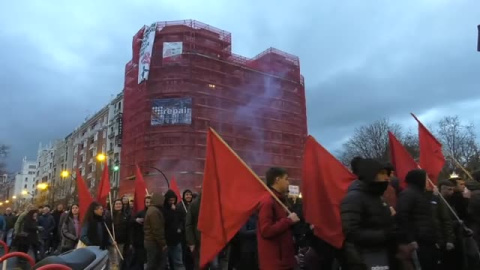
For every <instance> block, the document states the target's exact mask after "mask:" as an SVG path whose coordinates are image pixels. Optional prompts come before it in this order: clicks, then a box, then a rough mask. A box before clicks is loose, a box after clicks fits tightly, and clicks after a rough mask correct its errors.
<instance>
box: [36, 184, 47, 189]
mask: <svg viewBox="0 0 480 270" xmlns="http://www.w3.org/2000/svg"><path fill="white" fill-rule="evenodd" d="M37 188H38V189H40V190H46V189H47V188H48V184H47V183H40V184H38V185H37Z"/></svg>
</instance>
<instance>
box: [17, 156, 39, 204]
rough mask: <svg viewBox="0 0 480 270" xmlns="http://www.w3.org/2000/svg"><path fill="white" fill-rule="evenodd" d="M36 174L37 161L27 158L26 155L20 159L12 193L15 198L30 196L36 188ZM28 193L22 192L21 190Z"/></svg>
mask: <svg viewBox="0 0 480 270" xmlns="http://www.w3.org/2000/svg"><path fill="white" fill-rule="evenodd" d="M36 175H37V161H35V160H27V158H26V157H24V158H23V160H22V167H21V170H20V171H19V172H18V173H17V174H16V175H15V185H14V186H15V188H14V190H13V194H14V195H15V196H17V198H22V197H31V196H32V194H34V192H35V190H36V186H37V184H36ZM24 190H25V191H27V193H28V194H26V195H24V194H22V192H23V191H24Z"/></svg>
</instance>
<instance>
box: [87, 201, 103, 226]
mask: <svg viewBox="0 0 480 270" xmlns="http://www.w3.org/2000/svg"><path fill="white" fill-rule="evenodd" d="M99 207H102V205H101V204H99V203H98V202H92V203H91V204H90V205H89V206H88V209H87V211H86V212H85V217H84V218H83V225H86V224H90V223H92V222H93V221H95V213H94V211H95V210H97V209H98V208H99Z"/></svg>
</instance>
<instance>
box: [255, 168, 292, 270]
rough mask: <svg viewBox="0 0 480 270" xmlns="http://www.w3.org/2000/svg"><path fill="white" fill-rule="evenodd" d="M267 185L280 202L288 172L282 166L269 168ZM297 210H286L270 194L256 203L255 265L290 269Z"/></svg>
mask: <svg viewBox="0 0 480 270" xmlns="http://www.w3.org/2000/svg"><path fill="white" fill-rule="evenodd" d="M266 180H267V186H268V188H270V189H271V191H272V192H273V194H274V196H276V197H277V198H278V199H279V200H280V201H281V202H283V204H285V202H286V199H287V198H286V194H287V193H288V186H289V184H290V183H289V181H288V174H287V171H286V170H285V169H283V168H270V169H269V170H268V171H267V173H266ZM299 221H300V219H299V218H298V216H297V214H295V213H291V212H289V211H287V210H286V209H285V208H284V206H283V205H281V204H280V203H279V202H277V200H275V198H273V197H272V195H271V194H268V195H266V196H265V198H263V199H262V201H261V202H260V205H259V211H258V226H257V241H258V257H259V265H260V269H262V270H290V269H292V270H293V269H294V268H295V265H296V261H295V245H294V243H293V234H292V231H291V228H292V226H293V224H295V223H297V222H299Z"/></svg>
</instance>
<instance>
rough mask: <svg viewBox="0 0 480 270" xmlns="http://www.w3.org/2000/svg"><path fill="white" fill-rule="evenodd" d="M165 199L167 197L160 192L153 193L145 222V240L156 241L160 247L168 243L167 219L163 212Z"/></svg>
mask: <svg viewBox="0 0 480 270" xmlns="http://www.w3.org/2000/svg"><path fill="white" fill-rule="evenodd" d="M164 200H165V198H164V197H163V195H162V194H160V193H155V194H153V195H152V199H151V201H150V202H151V205H150V206H149V207H148V209H147V213H146V214H145V221H144V224H143V232H144V233H145V242H148V243H155V244H157V246H158V247H159V248H160V249H163V248H164V247H165V246H166V245H167V243H166V240H165V219H164V216H163V213H162V208H163V203H164Z"/></svg>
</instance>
